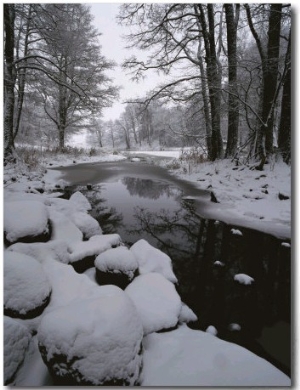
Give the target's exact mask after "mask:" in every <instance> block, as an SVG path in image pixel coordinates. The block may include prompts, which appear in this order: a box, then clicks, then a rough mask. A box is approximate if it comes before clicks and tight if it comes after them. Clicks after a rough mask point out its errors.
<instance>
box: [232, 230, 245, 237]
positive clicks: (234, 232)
mask: <svg viewBox="0 0 300 390" xmlns="http://www.w3.org/2000/svg"><path fill="white" fill-rule="evenodd" d="M230 231H231V233H232V234H233V235H235V236H242V235H243V233H242V232H241V231H240V230H239V229H231V230H230Z"/></svg>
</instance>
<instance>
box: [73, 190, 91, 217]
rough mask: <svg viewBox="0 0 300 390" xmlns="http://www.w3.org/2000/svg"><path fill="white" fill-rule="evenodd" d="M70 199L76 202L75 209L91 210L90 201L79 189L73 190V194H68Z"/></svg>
mask: <svg viewBox="0 0 300 390" xmlns="http://www.w3.org/2000/svg"><path fill="white" fill-rule="evenodd" d="M70 201H71V202H73V203H75V204H76V206H77V209H78V210H79V211H85V212H88V211H89V210H92V206H91V204H90V202H89V201H88V200H87V198H86V197H85V196H84V195H83V194H82V193H81V192H79V191H76V192H74V194H72V195H71V196H70Z"/></svg>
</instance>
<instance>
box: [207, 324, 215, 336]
mask: <svg viewBox="0 0 300 390" xmlns="http://www.w3.org/2000/svg"><path fill="white" fill-rule="evenodd" d="M206 333H209V334H211V335H212V336H217V334H218V331H217V329H216V328H215V327H214V326H213V325H209V326H208V327H207V329H206Z"/></svg>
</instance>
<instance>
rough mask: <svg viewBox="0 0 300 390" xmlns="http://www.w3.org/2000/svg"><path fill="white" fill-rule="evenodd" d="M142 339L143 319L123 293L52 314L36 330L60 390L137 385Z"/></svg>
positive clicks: (88, 300) (44, 358)
mask: <svg viewBox="0 0 300 390" xmlns="http://www.w3.org/2000/svg"><path fill="white" fill-rule="evenodd" d="M81 277H82V276H81ZM98 288H99V289H101V288H102V287H98ZM96 289H97V287H96ZM119 290H120V289H119ZM142 338H143V328H142V324H141V322H140V318H139V316H138V314H137V311H136V309H135V307H134V305H133V303H132V301H131V300H130V299H129V298H128V297H127V296H126V294H125V293H124V292H122V290H120V291H119V293H118V294H116V295H111V296H106V297H98V298H93V299H82V300H81V301H77V302H73V303H71V304H69V305H67V306H63V307H60V308H58V309H56V310H53V311H50V312H49V313H47V314H46V315H45V316H44V317H43V319H42V321H41V324H40V327H39V329H38V340H39V348H40V351H41V354H42V357H43V360H44V362H45V363H46V364H47V366H48V368H49V371H50V373H51V375H52V376H53V377H54V380H55V384H57V385H69V386H74V385H80V386H87V385H95V386H99V385H104V386H105V385H114V386H123V385H128V386H134V385H137V384H138V383H139V375H140V370H141V365H142V355H141V342H142Z"/></svg>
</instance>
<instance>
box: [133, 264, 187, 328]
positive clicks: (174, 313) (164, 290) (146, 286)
mask: <svg viewBox="0 0 300 390" xmlns="http://www.w3.org/2000/svg"><path fill="white" fill-rule="evenodd" d="M125 292H126V293H127V294H128V295H129V297H130V298H131V299H132V300H133V302H134V304H135V306H136V308H137V310H138V313H139V314H140V316H141V319H142V323H143V328H144V333H145V334H149V333H151V332H157V331H159V330H162V329H168V328H172V327H174V326H175V325H176V324H177V323H178V319H179V316H180V312H181V306H182V305H181V299H180V297H179V295H178V293H177V291H176V289H175V286H174V284H173V283H171V282H170V281H168V280H167V279H165V278H164V277H163V276H162V275H160V274H158V273H154V272H153V273H147V274H144V275H140V276H138V277H136V278H135V279H134V280H133V281H132V282H131V283H130V284H129V286H128V287H126V289H125Z"/></svg>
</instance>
